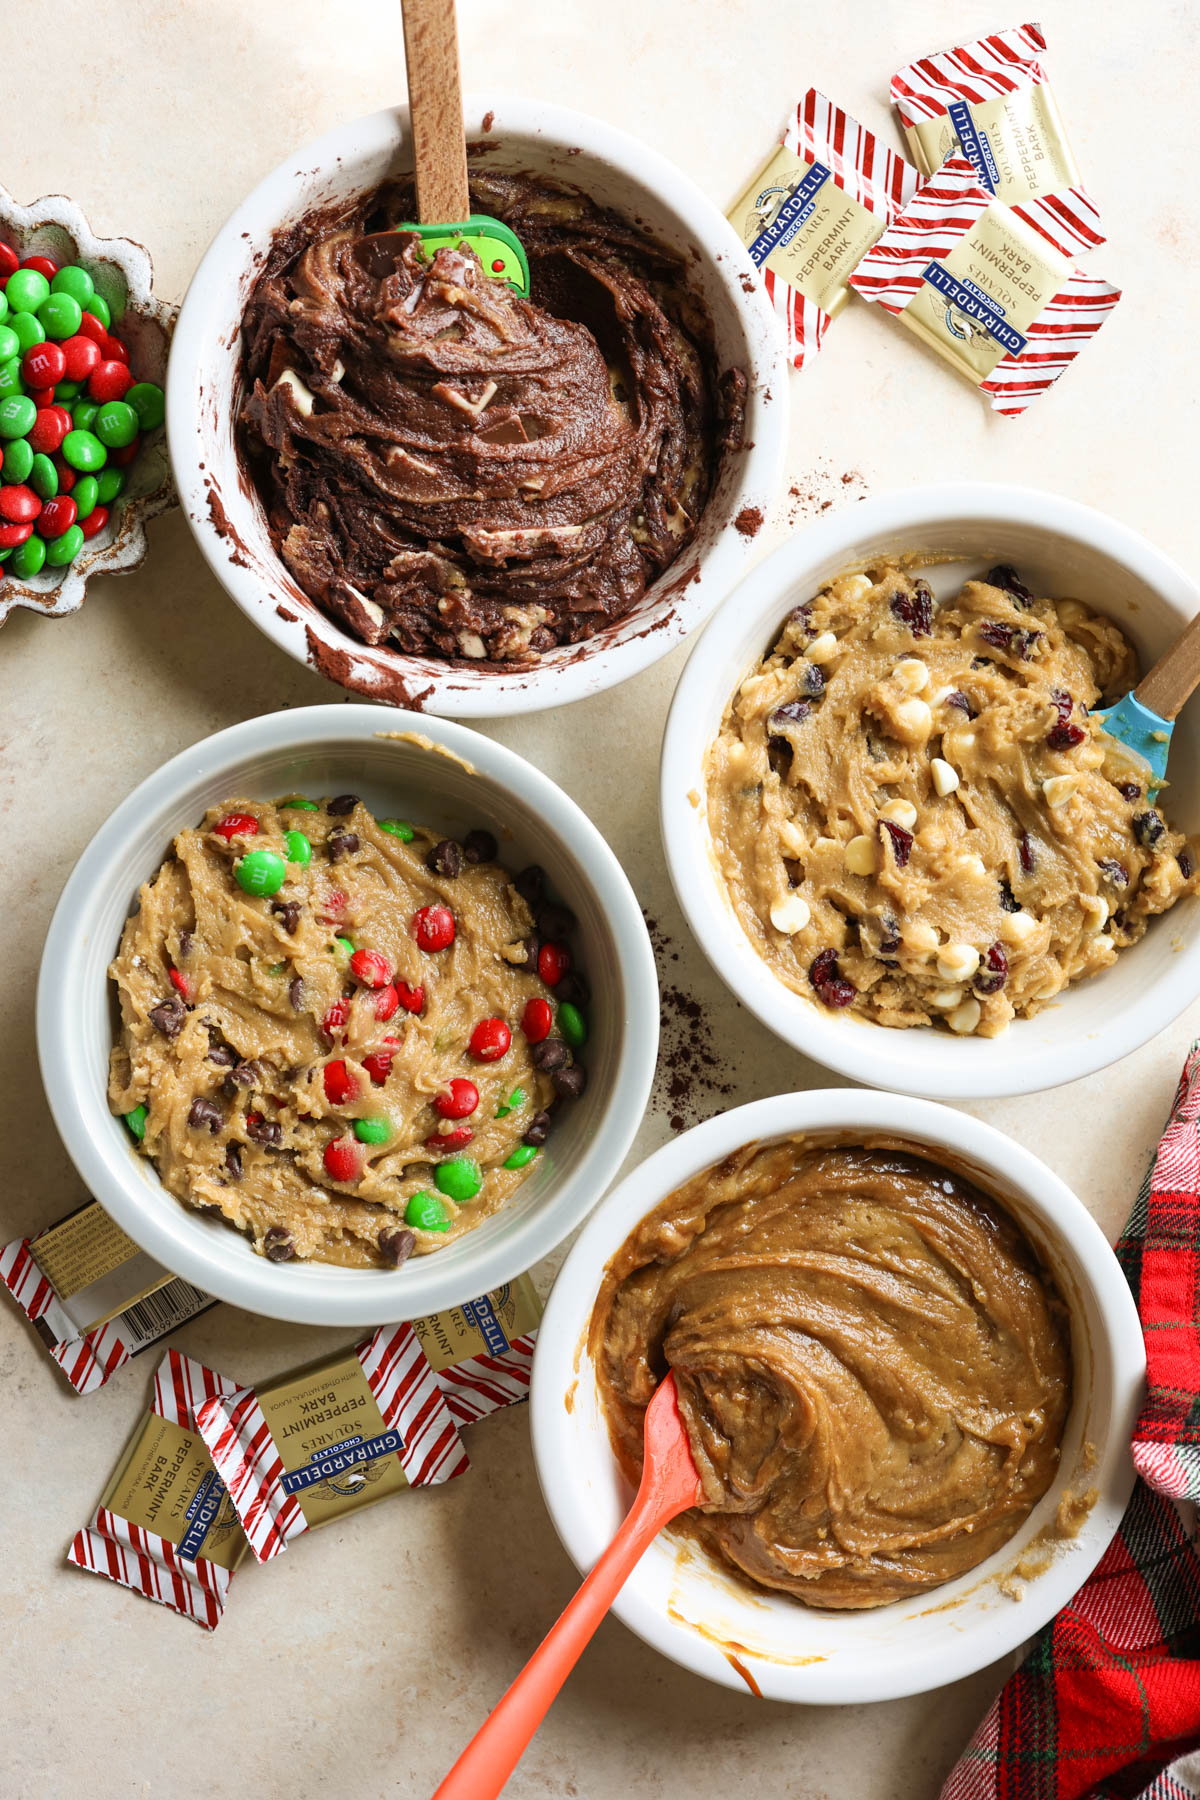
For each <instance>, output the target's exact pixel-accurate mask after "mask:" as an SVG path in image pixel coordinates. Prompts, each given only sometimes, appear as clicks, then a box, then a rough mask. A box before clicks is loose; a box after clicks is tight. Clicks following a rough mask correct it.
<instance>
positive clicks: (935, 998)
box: [929, 987, 963, 1012]
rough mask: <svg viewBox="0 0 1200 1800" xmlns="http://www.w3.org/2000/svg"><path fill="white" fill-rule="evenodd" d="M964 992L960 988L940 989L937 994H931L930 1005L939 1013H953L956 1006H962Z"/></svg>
mask: <svg viewBox="0 0 1200 1800" xmlns="http://www.w3.org/2000/svg"><path fill="white" fill-rule="evenodd" d="M962 998H963V990H962V988H960V987H952V988H939V989H938V991H937V993H936V994H930V996H929V1004H930V1006H934V1007H936V1008H937V1010H938V1012H953V1011H954V1009H955V1007H956V1006H961V1005H962Z"/></svg>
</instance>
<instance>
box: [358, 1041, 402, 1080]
mask: <svg viewBox="0 0 1200 1800" xmlns="http://www.w3.org/2000/svg"><path fill="white" fill-rule="evenodd" d="M399 1048H400V1039H399V1038H398V1037H385V1038H384V1040H383V1047H382V1049H380V1050H372V1052H371V1054H370V1056H364V1057H363V1059H362V1065H363V1068H364V1069H365V1070H366V1071H367V1074H368V1075H369V1076H370V1077H371V1080H372V1081H373V1082H374V1083H375V1086H376V1087H382V1086H383V1084H384V1082H385V1081H386V1080H387V1078H388V1076H389V1075H390V1074H391V1072H392V1059H393V1057H394V1056H395V1054H396V1052H397V1050H398V1049H399Z"/></svg>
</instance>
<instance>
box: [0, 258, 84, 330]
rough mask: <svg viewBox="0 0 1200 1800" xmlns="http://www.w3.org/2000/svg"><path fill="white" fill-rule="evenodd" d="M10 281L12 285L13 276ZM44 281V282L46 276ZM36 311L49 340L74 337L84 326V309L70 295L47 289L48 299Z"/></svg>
mask: <svg viewBox="0 0 1200 1800" xmlns="http://www.w3.org/2000/svg"><path fill="white" fill-rule="evenodd" d="M17 273H18V274H19V273H20V270H18V271H17ZM8 279H9V282H10V283H11V281H12V276H11V275H10V276H9V278H8ZM42 279H43V281H44V280H45V276H43V277H42ZM34 311H35V312H36V313H37V316H38V323H39V324H40V325H41V327H42V329H43V330H44V331H45V333H46V336H47V337H48V338H69V337H74V336H75V335H76V334H77V332H78V330H79V327H80V326H81V325H82V324H83V308H82V306H80V304H79V302H78V300H73V299H72V298H71V296H70V294H52V293H50V292H49V290H48V289H47V293H46V298H45V299H44V300H43V301H42V302H41V304H40V305H39V306H37V307H35V308H34Z"/></svg>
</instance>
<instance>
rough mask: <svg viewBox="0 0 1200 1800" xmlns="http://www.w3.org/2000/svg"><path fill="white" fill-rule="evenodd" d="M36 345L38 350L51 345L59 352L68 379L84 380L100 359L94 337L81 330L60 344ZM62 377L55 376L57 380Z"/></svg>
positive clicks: (98, 348) (98, 347)
mask: <svg viewBox="0 0 1200 1800" xmlns="http://www.w3.org/2000/svg"><path fill="white" fill-rule="evenodd" d="M36 347H37V348H38V349H39V350H44V349H46V348H51V347H52V348H53V349H55V350H57V351H58V352H59V354H60V355H61V356H62V359H63V369H64V373H65V374H66V378H67V380H68V381H86V380H87V378H88V376H89V375H90V374H91V372H92V370H93V369H94V368H95V367H96V364H97V363H98V362H99V361H100V346H99V344H98V343H97V342H96V340H95V339H94V338H90V337H87V336H85V335H84V333H83V332H82V331H80V332H78V333H77V334H76V336H75V337H69V338H66V339H64V341H63V342H62V343H61V344H54V345H53V346H47V345H45V344H39V345H37V346H36ZM62 378H63V377H62V376H61V375H59V376H58V377H57V379H58V380H59V381H61V380H62Z"/></svg>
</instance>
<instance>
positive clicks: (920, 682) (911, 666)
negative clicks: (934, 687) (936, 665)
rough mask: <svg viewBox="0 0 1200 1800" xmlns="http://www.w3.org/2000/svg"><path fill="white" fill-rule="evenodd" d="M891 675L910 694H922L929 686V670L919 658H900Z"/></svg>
mask: <svg viewBox="0 0 1200 1800" xmlns="http://www.w3.org/2000/svg"><path fill="white" fill-rule="evenodd" d="M892 674H893V675H894V676H895V677H896V680H897V681H898V682H899V683H900V686H901V687H902V688H904V689H906V690H907V692H908V693H910V694H923V693H924V692H925V689H926V688H927V687H928V686H929V670H928V669H927V668H926V667H925V664H924V663H923V662H922V661H921V659H920V657H919V656H902V657H901V658H900V661H899V662H898V663H897V664H896V666H895V668H894V669H893V670H892Z"/></svg>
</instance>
